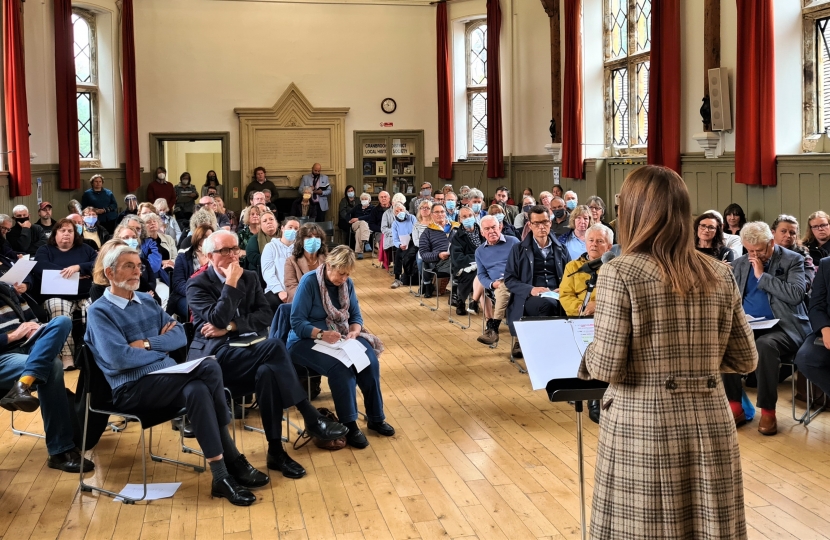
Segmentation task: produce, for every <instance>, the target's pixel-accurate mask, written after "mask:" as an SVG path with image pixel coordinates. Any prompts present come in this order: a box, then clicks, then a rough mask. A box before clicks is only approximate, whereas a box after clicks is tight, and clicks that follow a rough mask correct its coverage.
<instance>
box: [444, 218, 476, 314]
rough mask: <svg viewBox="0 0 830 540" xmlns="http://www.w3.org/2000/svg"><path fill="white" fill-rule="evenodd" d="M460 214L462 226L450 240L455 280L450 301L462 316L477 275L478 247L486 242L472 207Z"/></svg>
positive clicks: (474, 307) (473, 308)
mask: <svg viewBox="0 0 830 540" xmlns="http://www.w3.org/2000/svg"><path fill="white" fill-rule="evenodd" d="M458 216H459V217H460V218H461V227H459V228H458V229H457V231H456V234H454V235H452V239H451V241H450V272H451V274H452V276H453V281H454V282H455V289H454V290H453V295H452V296H453V297H452V298H451V300H450V303H451V304H454V305H455V313H456V315H459V316H460V315H466V314H467V297H468V296H470V293H471V292H472V291H473V281H474V280H475V277H476V270H475V262H476V249H478V246H480V245H481V244H483V243H484V237H483V236H481V229H480V228H479V226H478V223H476V218H475V214H473V211H472V210H471V209H470V208H462V209H461V210H459V211H458ZM471 309H472V310H473V311H476V310H477V309H476V306H471Z"/></svg>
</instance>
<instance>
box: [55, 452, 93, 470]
mask: <svg viewBox="0 0 830 540" xmlns="http://www.w3.org/2000/svg"><path fill="white" fill-rule="evenodd" d="M83 463H84V472H89V471H91V470H93V469H95V464H94V463H92V462H91V461H90V460H88V459H86V458H84V460H83ZM46 465H47V466H48V467H49V468H50V469H58V470H59V471H63V472H68V473H78V472H81V451H80V450H78V449H77V448H73V449H72V450H69V451H68V452H64V453H62V454H57V455H54V456H49V459H47V460H46Z"/></svg>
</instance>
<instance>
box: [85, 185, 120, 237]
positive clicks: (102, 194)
mask: <svg viewBox="0 0 830 540" xmlns="http://www.w3.org/2000/svg"><path fill="white" fill-rule="evenodd" d="M89 185H90V188H89V189H88V190H86V191H84V194H83V196H82V197H81V206H83V207H84V208H86V207H88V206H91V207H92V208H94V209H95V214H96V215H97V216H98V226H99V227H104V228H105V229H107V232H109V233H111V232H112V231H113V229H114V228H115V225H116V221H115V220H116V218H117V217H118V203H117V202H116V200H115V195H113V194H112V191H110V190H108V189H106V188H105V187H104V177H103V176H101V175H100V174H93V175H92V178H90V179H89Z"/></svg>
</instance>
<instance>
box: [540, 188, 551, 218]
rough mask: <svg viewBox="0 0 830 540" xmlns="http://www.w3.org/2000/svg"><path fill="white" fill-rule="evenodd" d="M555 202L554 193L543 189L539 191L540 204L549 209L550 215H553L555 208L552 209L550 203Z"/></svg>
mask: <svg viewBox="0 0 830 540" xmlns="http://www.w3.org/2000/svg"><path fill="white" fill-rule="evenodd" d="M551 202H553V193H551V192H550V191H543V192H541V193H539V204H541V205H542V206H544V207H545V210H547V211H548V215H553V210H551V207H550V203H551Z"/></svg>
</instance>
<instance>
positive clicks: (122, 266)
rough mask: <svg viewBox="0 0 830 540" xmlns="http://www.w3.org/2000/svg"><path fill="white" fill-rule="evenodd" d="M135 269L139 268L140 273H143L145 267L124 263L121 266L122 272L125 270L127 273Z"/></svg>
mask: <svg viewBox="0 0 830 540" xmlns="http://www.w3.org/2000/svg"><path fill="white" fill-rule="evenodd" d="M136 268H140V269H141V271H142V272H143V271H144V270H145V269H146V268H147V267H146V266H144V265H143V264H138V265H136V264H135V263H124V264H123V265H121V269H122V270H127V271H129V272H132V271H133V270H135V269H136Z"/></svg>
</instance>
